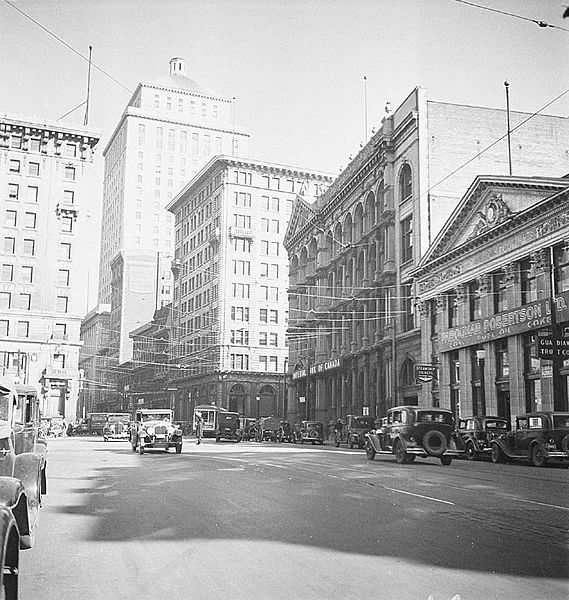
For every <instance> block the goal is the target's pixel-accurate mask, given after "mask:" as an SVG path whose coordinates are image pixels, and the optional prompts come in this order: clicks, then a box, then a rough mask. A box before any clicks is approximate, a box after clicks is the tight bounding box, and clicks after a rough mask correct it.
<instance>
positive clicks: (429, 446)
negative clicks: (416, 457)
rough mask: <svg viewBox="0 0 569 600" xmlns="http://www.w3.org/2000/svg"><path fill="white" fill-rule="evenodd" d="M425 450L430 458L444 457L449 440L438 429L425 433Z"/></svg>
mask: <svg viewBox="0 0 569 600" xmlns="http://www.w3.org/2000/svg"><path fill="white" fill-rule="evenodd" d="M423 448H424V449H425V452H426V453H427V454H429V455H430V456H435V457H440V456H442V455H443V454H444V453H445V452H446V449H447V440H446V438H445V436H444V433H441V432H440V431H438V430H436V429H431V431H427V433H425V435H424V436H423Z"/></svg>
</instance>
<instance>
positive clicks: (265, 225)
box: [261, 219, 269, 233]
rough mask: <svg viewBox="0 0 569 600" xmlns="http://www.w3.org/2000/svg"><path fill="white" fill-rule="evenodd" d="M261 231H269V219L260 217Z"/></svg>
mask: <svg viewBox="0 0 569 600" xmlns="http://www.w3.org/2000/svg"><path fill="white" fill-rule="evenodd" d="M261 231H263V232H265V233H266V232H268V231H269V219H261Z"/></svg>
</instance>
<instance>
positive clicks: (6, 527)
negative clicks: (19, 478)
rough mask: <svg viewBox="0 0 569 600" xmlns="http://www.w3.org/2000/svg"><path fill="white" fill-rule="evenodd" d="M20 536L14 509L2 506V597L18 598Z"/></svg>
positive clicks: (0, 585)
mask: <svg viewBox="0 0 569 600" xmlns="http://www.w3.org/2000/svg"><path fill="white" fill-rule="evenodd" d="M19 562H20V536H19V533H18V524H17V523H16V519H15V518H14V515H13V514H12V511H10V510H8V509H6V508H0V578H1V579H0V598H2V599H5V600H18V575H19V572H20V566H19Z"/></svg>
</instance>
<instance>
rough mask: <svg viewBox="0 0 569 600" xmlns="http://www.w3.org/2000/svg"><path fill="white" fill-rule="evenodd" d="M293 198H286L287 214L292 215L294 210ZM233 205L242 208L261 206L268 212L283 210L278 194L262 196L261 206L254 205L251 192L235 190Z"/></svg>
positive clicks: (260, 207) (261, 208)
mask: <svg viewBox="0 0 569 600" xmlns="http://www.w3.org/2000/svg"><path fill="white" fill-rule="evenodd" d="M293 203H294V200H293V199H292V198H285V214H287V215H290V213H291V212H292V205H293ZM233 205H234V206H238V207H240V208H259V209H260V210H263V211H268V212H279V211H280V210H281V198H277V197H276V196H261V198H260V201H259V206H258V207H257V206H255V207H254V206H253V204H252V197H251V194H250V193H249V192H234V193H233Z"/></svg>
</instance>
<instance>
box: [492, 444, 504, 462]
mask: <svg viewBox="0 0 569 600" xmlns="http://www.w3.org/2000/svg"><path fill="white" fill-rule="evenodd" d="M490 457H491V458H492V462H493V463H503V462H506V455H505V454H504V451H503V450H502V448H500V446H498V444H492V450H491V451H490Z"/></svg>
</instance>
